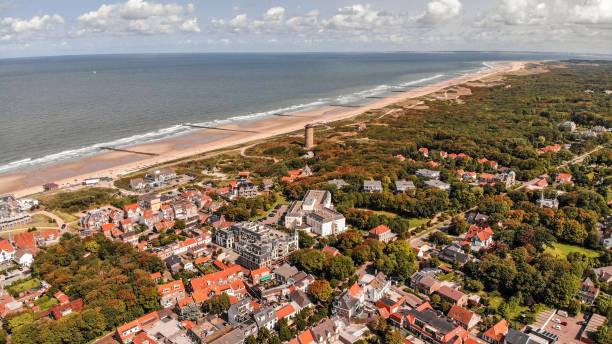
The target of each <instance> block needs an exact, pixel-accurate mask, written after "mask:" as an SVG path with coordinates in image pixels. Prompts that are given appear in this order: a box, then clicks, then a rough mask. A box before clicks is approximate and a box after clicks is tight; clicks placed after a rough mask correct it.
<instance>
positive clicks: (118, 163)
mask: <svg viewBox="0 0 612 344" xmlns="http://www.w3.org/2000/svg"><path fill="white" fill-rule="evenodd" d="M526 63H527V62H496V63H493V64H492V65H493V67H492V68H491V69H488V70H486V71H482V72H479V73H473V74H469V75H465V76H462V77H458V78H455V79H451V80H447V81H442V82H439V83H436V84H432V85H429V86H425V87H421V88H416V89H414V90H410V91H407V92H403V93H397V94H395V95H392V96H389V97H386V98H383V99H379V100H376V101H374V102H372V103H370V104H367V105H364V106H360V107H330V108H323V109H318V110H313V111H308V112H302V113H296V114H293V115H291V116H279V117H274V118H267V119H263V120H259V121H254V122H249V123H244V124H230V125H224V126H220V127H219V128H224V129H237V130H248V131H249V132H233V131H222V130H215V129H202V130H198V131H195V132H192V133H189V134H185V135H182V136H178V137H174V138H170V139H166V140H163V141H158V142H154V143H149V144H142V145H136V146H132V147H127V148H125V149H127V150H132V151H138V152H147V153H155V154H157V155H155V156H150V155H143V154H135V153H128V152H118V151H111V152H106V153H101V154H97V155H93V156H89V157H85V158H81V159H77V160H74V161H68V162H62V163H58V164H55V165H52V166H45V167H39V168H30V169H25V170H23V171H19V172H12V173H7V174H3V175H0V194H3V193H14V194H15V195H16V196H17V197H23V196H26V195H30V194H34V193H37V192H41V191H43V189H42V184H44V183H48V182H54V183H56V184H59V185H60V187H66V186H68V185H73V184H75V183H78V182H80V181H82V180H84V179H87V178H100V177H110V178H117V177H118V176H121V175H122V174H125V172H126V171H133V170H137V169H142V168H146V167H147V166H151V165H156V164H161V163H164V162H168V161H172V160H176V159H183V158H187V157H190V156H193V155H196V154H201V153H205V152H210V151H214V150H218V149H222V148H227V147H230V146H234V145H239V144H245V143H248V142H251V141H255V140H261V139H265V138H268V137H272V136H276V135H280V134H285V133H288V132H292V131H295V130H299V129H302V128H303V127H304V126H305V125H306V124H309V123H315V122H318V121H323V120H325V121H330V122H331V121H338V120H342V119H346V118H350V117H353V116H356V115H359V114H362V113H364V112H366V111H368V110H372V109H379V108H383V107H385V106H389V105H392V104H394V103H397V102H400V101H402V100H405V99H409V98H418V97H422V96H424V95H427V94H430V93H433V92H437V91H439V90H441V89H444V88H447V87H450V86H454V85H459V84H463V83H466V82H469V81H475V80H479V79H482V78H485V77H488V76H491V75H493V74H497V73H507V72H512V71H516V70H519V69H521V68H523V67H524V66H525V64H526Z"/></svg>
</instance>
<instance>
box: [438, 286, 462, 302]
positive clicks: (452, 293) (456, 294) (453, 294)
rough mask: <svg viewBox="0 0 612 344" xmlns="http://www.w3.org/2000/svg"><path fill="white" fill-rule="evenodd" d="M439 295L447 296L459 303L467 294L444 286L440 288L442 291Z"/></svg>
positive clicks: (439, 291)
mask: <svg viewBox="0 0 612 344" xmlns="http://www.w3.org/2000/svg"><path fill="white" fill-rule="evenodd" d="M438 293H439V294H440V295H443V296H446V297H448V298H449V299H451V300H454V301H458V300H459V299H461V298H462V297H463V296H465V294H464V293H463V292H462V291H460V290H457V289H453V288H451V287H449V286H442V287H440V289H439V290H438Z"/></svg>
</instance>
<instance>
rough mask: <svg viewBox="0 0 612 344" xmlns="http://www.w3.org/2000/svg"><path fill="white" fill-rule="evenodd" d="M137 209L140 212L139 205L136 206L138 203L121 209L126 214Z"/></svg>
mask: <svg viewBox="0 0 612 344" xmlns="http://www.w3.org/2000/svg"><path fill="white" fill-rule="evenodd" d="M137 209H140V210H142V208H140V205H138V203H132V204H128V205H126V206H125V207H123V210H124V211H125V212H126V213H127V212H128V211H130V210H131V211H133V212H134V211H136V210H137Z"/></svg>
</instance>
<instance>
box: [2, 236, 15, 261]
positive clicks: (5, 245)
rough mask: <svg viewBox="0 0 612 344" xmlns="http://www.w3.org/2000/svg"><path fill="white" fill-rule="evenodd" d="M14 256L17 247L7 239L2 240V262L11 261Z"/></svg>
mask: <svg viewBox="0 0 612 344" xmlns="http://www.w3.org/2000/svg"><path fill="white" fill-rule="evenodd" d="M14 257H15V248H14V247H13V245H11V243H10V242H9V241H8V240H6V239H2V240H0V263H4V262H8V261H11V260H13V258H14Z"/></svg>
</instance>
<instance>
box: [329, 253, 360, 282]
mask: <svg viewBox="0 0 612 344" xmlns="http://www.w3.org/2000/svg"><path fill="white" fill-rule="evenodd" d="M327 268H328V273H329V276H330V278H335V279H338V280H341V281H343V280H344V279H346V278H347V277H348V276H350V275H352V274H353V272H355V266H354V264H353V260H352V259H351V257H347V256H344V255H339V256H335V257H332V258H331V259H330V260H329V264H328V267H327Z"/></svg>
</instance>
